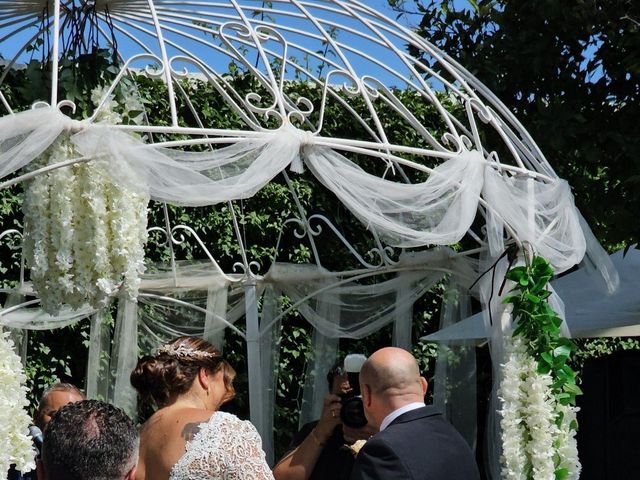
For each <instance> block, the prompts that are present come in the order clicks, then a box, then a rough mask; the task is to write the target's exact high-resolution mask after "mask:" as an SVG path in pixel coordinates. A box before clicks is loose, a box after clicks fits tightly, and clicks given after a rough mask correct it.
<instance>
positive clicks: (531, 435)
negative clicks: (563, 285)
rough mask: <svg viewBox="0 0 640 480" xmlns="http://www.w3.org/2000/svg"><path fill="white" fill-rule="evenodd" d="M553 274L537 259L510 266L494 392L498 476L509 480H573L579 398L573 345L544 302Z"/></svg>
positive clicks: (577, 468)
mask: <svg viewBox="0 0 640 480" xmlns="http://www.w3.org/2000/svg"><path fill="white" fill-rule="evenodd" d="M552 276H553V269H552V268H551V266H550V265H549V263H548V262H547V261H546V260H544V259H543V258H541V257H535V258H534V259H533V261H532V262H531V264H529V265H525V266H519V267H515V268H513V269H511V270H509V272H508V273H507V278H508V279H509V280H512V281H513V282H515V287H514V288H513V289H512V291H511V292H512V295H511V296H509V297H507V298H505V299H504V303H507V304H511V305H512V306H513V310H512V315H513V318H514V319H515V321H516V325H517V327H516V329H515V331H514V332H513V336H510V337H508V338H507V339H506V340H505V353H506V363H505V364H504V365H503V378H502V381H501V384H500V388H499V390H498V397H499V398H500V401H501V403H502V408H501V410H500V414H501V421H500V426H501V428H502V458H501V461H502V477H503V478H505V479H509V480H529V479H535V480H556V479H558V480H562V479H578V478H579V476H580V461H579V459H578V449H577V443H576V439H575V433H576V430H577V421H576V412H577V410H578V409H577V408H576V407H575V398H576V395H579V394H581V393H582V392H581V391H580V388H579V387H578V386H577V385H576V374H575V372H574V371H573V370H572V369H571V367H570V366H569V364H568V362H569V360H570V355H571V353H572V352H573V351H574V350H575V348H576V347H575V344H574V343H573V341H571V340H570V339H568V338H565V337H562V336H561V335H560V326H561V324H562V319H560V318H559V317H558V315H557V314H556V313H555V312H554V311H553V309H552V308H551V307H550V306H549V304H548V302H547V298H548V297H549V296H550V295H551V292H550V291H549V290H547V288H546V285H547V283H548V282H549V280H550V279H551V277H552Z"/></svg>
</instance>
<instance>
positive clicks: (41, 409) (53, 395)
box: [33, 383, 86, 432]
mask: <svg viewBox="0 0 640 480" xmlns="http://www.w3.org/2000/svg"><path fill="white" fill-rule="evenodd" d="M85 398H86V397H85V396H84V394H83V393H82V392H81V391H80V389H78V387H76V386H75V385H72V384H70V383H56V384H53V385H51V386H50V387H49V388H47V389H46V390H45V392H44V393H43V394H42V398H41V399H40V403H39V404H38V409H37V410H36V413H35V415H34V416H33V423H34V424H35V426H36V427H38V428H39V429H40V430H42V431H43V432H44V428H45V427H46V426H47V423H49V421H50V420H51V417H52V416H53V414H54V413H56V412H57V411H58V409H59V408H60V407H62V406H64V405H66V404H67V403H72V402H79V401H81V400H84V399H85Z"/></svg>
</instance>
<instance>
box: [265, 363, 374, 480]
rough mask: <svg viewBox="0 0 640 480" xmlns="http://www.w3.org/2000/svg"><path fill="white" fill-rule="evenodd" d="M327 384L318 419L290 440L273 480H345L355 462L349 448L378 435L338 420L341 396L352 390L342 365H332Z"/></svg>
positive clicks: (366, 426)
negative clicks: (327, 390) (287, 449)
mask: <svg viewBox="0 0 640 480" xmlns="http://www.w3.org/2000/svg"><path fill="white" fill-rule="evenodd" d="M363 358H364V357H363ZM327 382H328V386H329V392H330V393H329V394H328V395H327V396H326V397H325V398H324V405H323V409H322V415H321V416H320V419H319V420H317V421H315V422H310V423H307V424H305V425H303V426H302V428H301V429H300V431H299V432H298V433H297V434H296V435H295V436H294V437H293V439H292V440H291V444H290V445H289V451H288V452H287V453H286V454H285V455H284V456H283V457H282V459H281V460H280V461H279V462H278V464H277V465H276V466H275V467H274V469H273V475H274V477H275V478H276V480H325V479H332V480H348V479H349V477H350V475H351V470H352V469H353V463H354V461H355V451H353V450H352V449H351V448H349V446H350V445H351V444H354V443H355V442H357V441H358V440H366V439H368V438H369V437H370V436H371V435H373V433H375V432H376V431H377V430H376V429H374V428H373V427H371V426H370V425H365V426H364V427H361V428H353V427H349V426H347V425H344V423H343V421H342V419H341V418H340V410H341V408H342V403H341V401H340V400H341V397H340V396H341V395H342V396H344V395H345V394H347V393H349V392H350V391H351V390H352V385H350V383H349V377H348V375H347V373H346V371H345V369H344V367H343V362H342V361H337V362H336V363H335V364H334V365H333V367H332V368H331V370H330V371H329V373H328V374H327Z"/></svg>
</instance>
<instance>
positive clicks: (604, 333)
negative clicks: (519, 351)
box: [421, 249, 640, 343]
mask: <svg viewBox="0 0 640 480" xmlns="http://www.w3.org/2000/svg"><path fill="white" fill-rule="evenodd" d="M611 261H612V262H613V264H614V266H615V267H616V269H617V270H618V274H619V275H620V285H619V287H618V288H617V289H616V290H615V291H614V292H613V293H609V292H608V291H607V287H606V285H605V284H604V282H603V281H602V279H601V278H600V277H599V276H597V275H590V274H589V271H588V270H587V269H586V268H580V269H578V270H576V271H575V272H572V273H570V274H567V275H565V276H563V277H561V278H558V279H557V280H555V281H553V282H552V283H551V285H552V286H553V288H554V289H555V291H556V293H557V294H558V295H559V296H560V298H561V299H562V301H563V302H564V309H565V312H564V314H565V320H566V324H567V327H568V329H569V332H570V333H571V336H572V337H573V338H586V337H623V336H640V294H639V291H640V251H639V250H636V249H631V250H629V252H628V253H627V254H626V255H623V251H622V250H620V251H618V252H616V253H614V254H612V255H611ZM489 336H490V332H489V330H488V329H487V328H486V326H485V321H484V319H483V317H482V313H477V314H475V315H472V316H470V317H467V318H465V319H464V320H461V321H460V322H458V323H455V324H453V325H451V326H449V327H446V328H443V329H442V330H439V331H437V332H435V333H433V334H431V335H427V336H425V337H422V339H421V340H427V341H435V342H441V341H448V342H455V341H469V340H475V341H478V342H479V343H481V342H484V341H485V340H486V339H487V338H488V337H489Z"/></svg>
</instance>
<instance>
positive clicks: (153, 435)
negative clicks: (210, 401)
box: [136, 405, 212, 480]
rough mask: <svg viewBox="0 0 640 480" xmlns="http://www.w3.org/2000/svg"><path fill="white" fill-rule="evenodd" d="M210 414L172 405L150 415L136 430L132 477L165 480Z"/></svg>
mask: <svg viewBox="0 0 640 480" xmlns="http://www.w3.org/2000/svg"><path fill="white" fill-rule="evenodd" d="M211 415H212V412H211V411H207V410H203V409H199V408H192V407H181V406H174V405H171V406H168V407H165V408H162V409H160V410H158V411H157V412H156V413H155V414H153V416H152V417H151V418H149V420H147V422H145V424H144V425H143V426H142V429H141V430H140V460H139V463H138V474H137V475H136V480H144V479H149V480H156V479H157V480H168V479H169V474H170V473H171V469H172V468H173V466H174V465H175V464H176V463H177V462H178V461H179V460H180V458H182V456H183V455H184V454H185V451H186V446H187V443H188V442H190V441H191V440H193V437H194V436H195V434H196V433H197V432H198V431H199V429H200V425H201V424H203V423H206V422H207V421H208V420H209V418H210V417H211Z"/></svg>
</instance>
